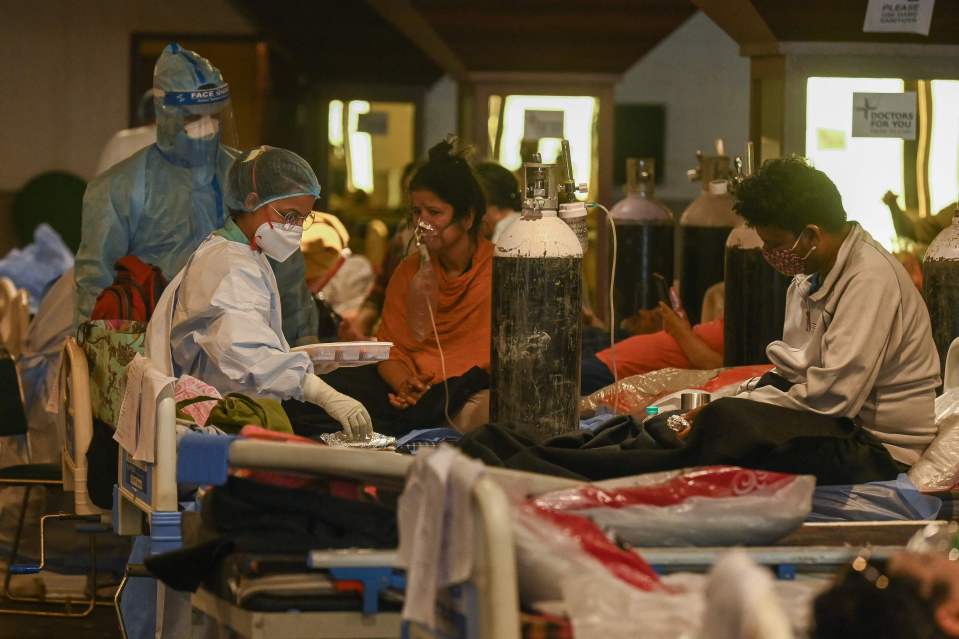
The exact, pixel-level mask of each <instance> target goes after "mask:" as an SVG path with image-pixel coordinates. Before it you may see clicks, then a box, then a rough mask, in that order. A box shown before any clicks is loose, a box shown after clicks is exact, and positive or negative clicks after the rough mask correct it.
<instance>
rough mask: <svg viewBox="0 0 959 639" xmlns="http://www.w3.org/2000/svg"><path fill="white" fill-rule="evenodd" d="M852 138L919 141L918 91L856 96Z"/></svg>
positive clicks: (853, 106) (860, 94) (853, 95)
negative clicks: (917, 137)
mask: <svg viewBox="0 0 959 639" xmlns="http://www.w3.org/2000/svg"><path fill="white" fill-rule="evenodd" d="M852 136H853V137H854V138H902V139H904V140H915V139H916V94H915V92H914V91H908V92H906V93H853V94H852Z"/></svg>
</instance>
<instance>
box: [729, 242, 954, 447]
mask: <svg viewBox="0 0 959 639" xmlns="http://www.w3.org/2000/svg"><path fill="white" fill-rule="evenodd" d="M811 278H812V276H809V277H797V278H795V279H793V282H792V284H791V285H790V287H789V292H788V293H787V296H786V322H785V326H784V327H783V339H782V340H781V341H777V342H773V343H772V344H770V345H769V346H768V347H767V348H766V355H767V357H769V361H770V362H772V363H773V364H774V365H775V367H776V368H775V372H776V373H778V374H779V375H781V376H782V377H784V378H786V379H787V380H788V381H790V382H791V383H792V384H793V386H792V388H790V389H789V391H787V392H785V393H784V392H782V391H780V390H778V389H776V388H774V387H772V386H764V387H762V388H758V389H756V390H752V391H748V392H744V393H742V394H740V395H739V397H743V398H746V399H751V400H755V401H760V402H765V403H767V404H776V405H777V406H784V407H785V408H791V409H794V410H805V411H811V412H814V413H818V414H820V415H830V416H833V417H848V418H850V419H855V420H857V421H858V422H859V423H860V424H861V425H862V427H863V428H865V429H866V430H867V431H869V432H870V433H872V434H873V435H875V436H876V438H877V439H879V441H881V442H882V443H883V445H885V446H886V448H887V449H888V450H889V453H890V454H891V455H892V457H893V458H894V459H896V460H897V461H900V462H902V463H904V464H908V465H912V464H914V463H916V461H917V460H918V459H919V455H920V454H922V451H923V450H925V448H926V446H928V445H929V444H930V443H931V442H932V440H933V439H934V438H935V436H936V432H937V431H936V424H935V413H934V408H933V407H934V403H935V399H936V387H937V386H938V385H939V382H940V380H939V355H938V353H937V351H936V345H935V343H934V342H933V341H932V329H931V326H930V322H929V313H928V311H927V310H926V305H925V303H924V302H923V300H922V296H921V295H920V294H919V291H918V290H916V286H915V284H913V282H912V279H911V278H910V277H909V274H908V273H907V272H906V269H904V268H903V267H902V265H901V264H900V263H899V261H898V260H896V258H894V257H893V256H892V255H890V254H889V252H888V251H886V250H885V249H884V248H883V247H882V246H880V245H879V244H877V243H876V241H875V240H873V239H872V237H870V235H869V233H867V232H866V231H865V230H863V228H862V227H861V226H859V225H858V224H855V225H854V226H853V229H852V231H850V233H849V235H848V236H847V237H846V240H845V241H844V242H843V244H842V247H840V249H839V254H838V255H837V257H836V263H835V264H834V265H833V267H832V269H831V270H830V271H829V273H828V275H826V279H825V281H823V283H822V285H821V286H820V287H819V288H818V289H817V290H816V291H815V292H810V291H811Z"/></svg>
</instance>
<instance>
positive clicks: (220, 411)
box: [177, 393, 293, 435]
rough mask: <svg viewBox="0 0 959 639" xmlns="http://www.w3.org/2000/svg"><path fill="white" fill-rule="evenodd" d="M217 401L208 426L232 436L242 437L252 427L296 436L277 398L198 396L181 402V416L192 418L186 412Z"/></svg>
mask: <svg viewBox="0 0 959 639" xmlns="http://www.w3.org/2000/svg"><path fill="white" fill-rule="evenodd" d="M208 401H216V402H217V404H216V406H214V407H213V410H212V411H210V417H209V418H208V419H207V422H206V423H207V424H208V425H212V426H216V427H218V428H220V429H221V430H223V431H224V432H227V433H229V434H231V435H236V434H239V432H240V430H242V429H243V427H244V426H248V425H250V424H252V425H254V426H260V427H262V428H265V429H267V430H272V431H276V432H279V433H292V432H293V425H292V424H291V423H290V418H289V417H288V416H287V414H286V411H285V410H283V405H282V404H280V402H278V401H276V400H275V399H269V398H266V397H255V398H254V397H249V396H247V395H243V394H241V393H229V394H227V396H226V397H224V398H223V399H220V400H218V401H217V398H216V397H206V396H202V395H201V396H198V397H193V398H191V399H187V400H184V401H181V402H177V417H180V418H183V419H190V417H189V415H187V414H186V413H185V412H184V411H183V409H184V408H186V407H187V406H189V405H191V404H195V403H199V402H208Z"/></svg>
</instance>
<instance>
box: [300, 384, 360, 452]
mask: <svg viewBox="0 0 959 639" xmlns="http://www.w3.org/2000/svg"><path fill="white" fill-rule="evenodd" d="M303 400H304V401H307V402H310V403H311V404H316V405H317V406H319V407H320V408H322V409H323V410H325V411H326V412H327V413H329V414H330V416H331V417H333V419H335V420H336V421H338V422H340V425H341V426H342V427H343V432H344V433H345V434H346V436H347V437H348V438H350V439H352V440H354V441H357V440H365V439H369V438H370V437H372V435H373V420H372V419H370V414H369V413H368V412H366V409H365V408H363V404H361V403H359V402H358V401H356V400H355V399H353V398H352V397H349V396H347V395H344V394H343V393H340V392H337V391H335V390H333V389H332V388H331V387H330V385H329V384H327V383H326V382H324V381H323V380H322V379H320V378H319V377H317V376H316V375H307V376H306V379H304V380H303Z"/></svg>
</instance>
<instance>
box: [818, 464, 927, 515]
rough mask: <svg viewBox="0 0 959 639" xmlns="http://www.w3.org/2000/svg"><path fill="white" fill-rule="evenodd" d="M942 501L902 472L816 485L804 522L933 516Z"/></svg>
mask: <svg viewBox="0 0 959 639" xmlns="http://www.w3.org/2000/svg"><path fill="white" fill-rule="evenodd" d="M941 508H942V500H941V499H939V498H937V497H932V496H931V495H924V494H923V493H921V492H919V489H918V488H916V486H915V485H913V483H912V482H911V481H910V480H909V477H908V476H907V475H905V474H902V475H899V477H898V478H897V479H896V480H895V481H879V482H872V483H868V484H853V485H851V486H819V487H817V488H816V490H815V492H814V493H813V498H812V512H811V513H810V514H809V517H808V518H807V519H806V521H811V522H824V521H890V520H920V521H921V520H926V519H935V518H936V516H937V515H938V514H939V511H940V509H941Z"/></svg>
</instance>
